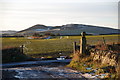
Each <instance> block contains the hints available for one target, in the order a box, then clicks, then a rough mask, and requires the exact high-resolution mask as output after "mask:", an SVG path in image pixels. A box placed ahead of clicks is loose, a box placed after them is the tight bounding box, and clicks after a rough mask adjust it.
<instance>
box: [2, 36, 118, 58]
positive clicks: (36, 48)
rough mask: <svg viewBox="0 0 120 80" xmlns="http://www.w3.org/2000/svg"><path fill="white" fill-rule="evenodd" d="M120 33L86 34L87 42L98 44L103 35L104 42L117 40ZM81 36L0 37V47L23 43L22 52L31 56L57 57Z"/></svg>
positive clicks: (65, 52) (15, 45)
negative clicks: (44, 37)
mask: <svg viewBox="0 0 120 80" xmlns="http://www.w3.org/2000/svg"><path fill="white" fill-rule="evenodd" d="M119 36H120V35H97V36H86V38H87V44H91V45H92V44H98V43H100V42H103V37H104V39H105V41H106V43H113V42H115V43H116V42H118V37H119ZM80 38H81V36H62V38H61V39H60V38H59V37H56V38H53V39H27V38H2V48H3V49H4V48H8V47H19V46H21V45H23V44H24V45H25V48H24V53H25V54H26V55H30V56H32V57H38V58H39V57H42V56H44V57H58V56H60V55H59V54H58V53H63V54H61V55H70V54H71V53H72V50H73V46H72V42H73V41H76V42H77V44H79V40H80Z"/></svg>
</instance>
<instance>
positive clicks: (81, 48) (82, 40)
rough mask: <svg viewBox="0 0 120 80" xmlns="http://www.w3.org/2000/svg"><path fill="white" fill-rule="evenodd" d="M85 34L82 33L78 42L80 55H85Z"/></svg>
mask: <svg viewBox="0 0 120 80" xmlns="http://www.w3.org/2000/svg"><path fill="white" fill-rule="evenodd" d="M85 34H86V33H85V32H82V33H81V35H82V37H81V40H80V54H86V37H85Z"/></svg>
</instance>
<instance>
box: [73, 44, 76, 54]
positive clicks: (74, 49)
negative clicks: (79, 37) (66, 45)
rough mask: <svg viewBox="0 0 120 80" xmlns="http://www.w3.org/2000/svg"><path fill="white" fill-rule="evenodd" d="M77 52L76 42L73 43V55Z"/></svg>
mask: <svg viewBox="0 0 120 80" xmlns="http://www.w3.org/2000/svg"><path fill="white" fill-rule="evenodd" d="M75 52H76V42H73V53H75Z"/></svg>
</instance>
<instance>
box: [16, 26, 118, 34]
mask: <svg viewBox="0 0 120 80" xmlns="http://www.w3.org/2000/svg"><path fill="white" fill-rule="evenodd" d="M83 31H85V32H86V33H87V34H92V35H100V34H118V33H119V30H118V29H113V28H108V27H101V26H93V25H85V24H66V25H62V26H45V25H41V24H37V25H34V26H32V27H30V28H27V29H25V30H22V31H19V32H18V33H17V34H24V35H31V34H33V33H46V32H51V33H53V34H60V35H80V33H81V32H83Z"/></svg>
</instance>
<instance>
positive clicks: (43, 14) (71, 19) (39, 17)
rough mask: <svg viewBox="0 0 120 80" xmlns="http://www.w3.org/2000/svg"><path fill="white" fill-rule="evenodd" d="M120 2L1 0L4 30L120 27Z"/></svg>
mask: <svg viewBox="0 0 120 80" xmlns="http://www.w3.org/2000/svg"><path fill="white" fill-rule="evenodd" d="M118 1H119V0H0V22H1V23H0V29H1V30H17V31H19V30H23V29H26V28H29V27H31V26H33V25H36V24H43V25H46V26H61V25H65V24H88V25H96V26H103V27H111V28H116V29H117V28H118Z"/></svg>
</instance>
